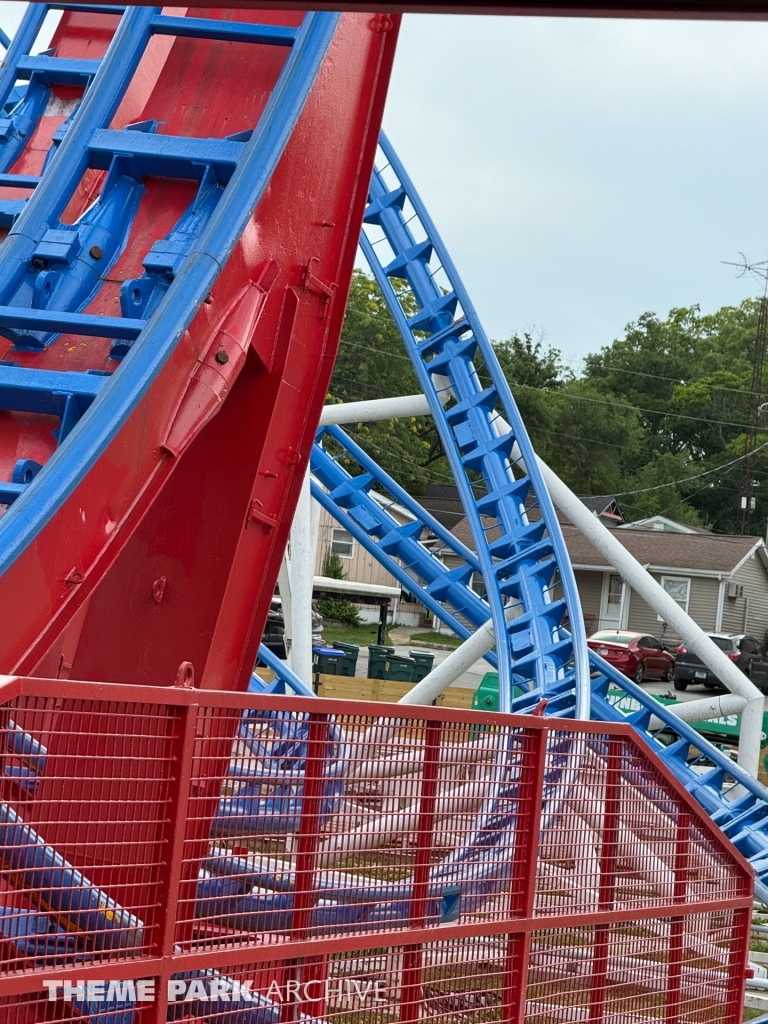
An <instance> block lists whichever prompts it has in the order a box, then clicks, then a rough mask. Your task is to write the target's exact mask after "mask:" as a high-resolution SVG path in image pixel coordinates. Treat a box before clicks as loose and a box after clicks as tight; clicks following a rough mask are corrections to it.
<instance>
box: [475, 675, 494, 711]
mask: <svg viewBox="0 0 768 1024" xmlns="http://www.w3.org/2000/svg"><path fill="white" fill-rule="evenodd" d="M472 707H473V708H474V709H475V711H498V710H499V673H498V672H486V673H485V675H484V676H483V678H482V680H481V681H480V685H479V686H478V688H477V689H476V690H475V692H474V693H473V694H472Z"/></svg>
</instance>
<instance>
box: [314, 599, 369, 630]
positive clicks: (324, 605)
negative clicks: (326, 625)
mask: <svg viewBox="0 0 768 1024" xmlns="http://www.w3.org/2000/svg"><path fill="white" fill-rule="evenodd" d="M315 607H316V608H317V610H318V611H319V612H320V614H321V615H322V616H323V618H324V619H336V621H337V622H344V623H346V624H347V625H350V626H361V625H362V621H363V620H362V619H361V618H360V612H359V611H358V610H357V608H356V607H355V605H353V604H351V603H350V602H349V601H315Z"/></svg>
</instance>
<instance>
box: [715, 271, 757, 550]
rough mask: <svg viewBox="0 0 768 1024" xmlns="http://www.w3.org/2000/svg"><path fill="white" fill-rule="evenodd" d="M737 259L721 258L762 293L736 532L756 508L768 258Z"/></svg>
mask: <svg viewBox="0 0 768 1024" xmlns="http://www.w3.org/2000/svg"><path fill="white" fill-rule="evenodd" d="M739 256H740V259H739V261H738V262H737V263H729V262H728V261H727V260H724V261H723V262H724V263H725V264H726V266H729V267H736V269H737V274H736V276H737V277H747V276H749V277H755V278H758V279H759V280H761V281H762V282H763V296H762V298H761V299H760V311H759V313H758V317H757V333H756V335H755V353H754V358H753V360H752V387H751V388H750V391H749V413H748V417H747V423H748V427H747V430H746V433H745V435H744V461H743V462H742V464H741V479H740V481H739V508H738V513H739V532H740V533H746V532H747V529H748V528H749V520H750V516H751V515H752V512H753V511H754V508H755V504H756V502H755V496H754V489H755V483H756V481H755V480H754V479H753V474H752V454H751V453H752V452H753V451H754V449H755V445H756V439H757V423H758V420H759V418H760V410H761V409H762V408H763V406H764V405H766V403H765V402H763V401H761V400H762V398H763V363H764V362H765V347H766V341H768V260H762V261H761V262H759V263H750V261H749V260H748V259H747V257H746V256H745V255H744V253H743V252H742V253H739Z"/></svg>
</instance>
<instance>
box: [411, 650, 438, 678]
mask: <svg viewBox="0 0 768 1024" xmlns="http://www.w3.org/2000/svg"><path fill="white" fill-rule="evenodd" d="M408 653H409V654H410V656H411V657H412V658H413V660H414V661H415V662H416V672H415V675H414V677H413V681H414V683H420V682H421V680H422V679H423V678H424V676H427V675H429V673H430V672H431V671H432V663H433V662H434V660H435V656H434V654H428V653H427V652H426V651H409V652H408Z"/></svg>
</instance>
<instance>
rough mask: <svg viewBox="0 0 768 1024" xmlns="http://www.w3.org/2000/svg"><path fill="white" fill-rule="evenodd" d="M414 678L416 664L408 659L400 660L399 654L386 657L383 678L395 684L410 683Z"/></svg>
mask: <svg viewBox="0 0 768 1024" xmlns="http://www.w3.org/2000/svg"><path fill="white" fill-rule="evenodd" d="M415 676H416V662H415V661H412V660H411V659H410V658H402V657H400V655H399V654H390V655H388V656H387V667H386V670H385V672H384V678H385V679H390V680H392V681H393V682H396V683H412V682H414V681H415Z"/></svg>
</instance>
